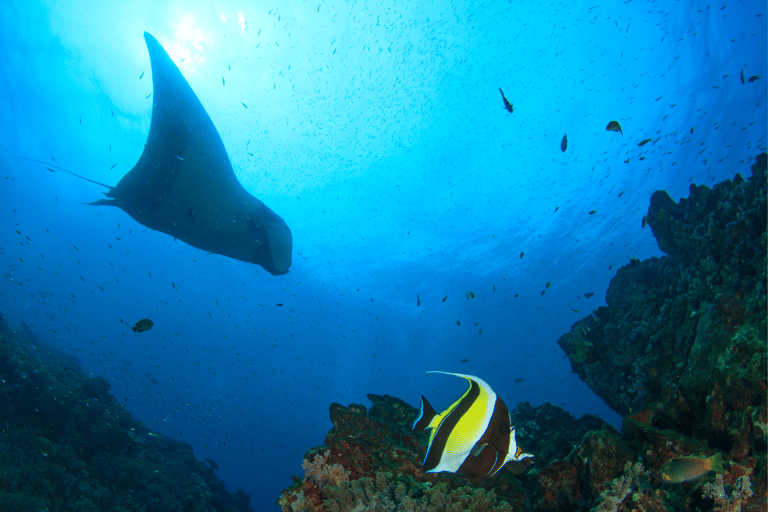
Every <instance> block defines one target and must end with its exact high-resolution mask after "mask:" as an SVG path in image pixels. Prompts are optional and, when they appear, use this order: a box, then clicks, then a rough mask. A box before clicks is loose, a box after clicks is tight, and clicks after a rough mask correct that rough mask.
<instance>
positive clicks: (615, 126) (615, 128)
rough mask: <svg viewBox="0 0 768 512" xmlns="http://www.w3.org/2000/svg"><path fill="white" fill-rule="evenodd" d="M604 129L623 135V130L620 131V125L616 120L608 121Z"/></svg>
mask: <svg viewBox="0 0 768 512" xmlns="http://www.w3.org/2000/svg"><path fill="white" fill-rule="evenodd" d="M605 129H606V130H607V131H609V132H619V133H620V134H622V135H624V132H623V131H621V125H620V124H619V122H618V121H611V122H610V123H608V126H606V127H605Z"/></svg>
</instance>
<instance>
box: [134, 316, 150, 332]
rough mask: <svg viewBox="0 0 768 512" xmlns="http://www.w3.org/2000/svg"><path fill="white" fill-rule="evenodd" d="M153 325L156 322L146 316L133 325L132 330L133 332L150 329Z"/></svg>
mask: <svg viewBox="0 0 768 512" xmlns="http://www.w3.org/2000/svg"><path fill="white" fill-rule="evenodd" d="M153 325H155V322H153V321H152V320H150V319H149V318H144V319H143V320H139V321H138V322H136V325H135V326H134V327H131V330H132V331H133V332H144V331H148V330H150V329H151V328H152V326H153Z"/></svg>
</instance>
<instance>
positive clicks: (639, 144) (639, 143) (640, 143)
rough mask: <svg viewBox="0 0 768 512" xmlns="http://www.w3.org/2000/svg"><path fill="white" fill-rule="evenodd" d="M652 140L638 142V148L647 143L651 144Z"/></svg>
mask: <svg viewBox="0 0 768 512" xmlns="http://www.w3.org/2000/svg"><path fill="white" fill-rule="evenodd" d="M651 140H652V139H643V140H641V141H640V142H638V143H637V145H638V146H645V145H646V144H648V143H649V142H651Z"/></svg>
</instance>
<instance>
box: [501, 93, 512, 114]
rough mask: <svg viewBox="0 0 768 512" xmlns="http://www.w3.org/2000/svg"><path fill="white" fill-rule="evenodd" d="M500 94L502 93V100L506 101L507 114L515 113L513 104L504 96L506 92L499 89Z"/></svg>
mask: <svg viewBox="0 0 768 512" xmlns="http://www.w3.org/2000/svg"><path fill="white" fill-rule="evenodd" d="M499 92H500V93H501V99H502V100H504V108H505V109H507V112H509V113H510V114H511V113H512V112H513V111H514V108H513V107H512V104H511V103H510V102H509V100H508V99H507V97H506V96H504V91H502V90H501V87H499Z"/></svg>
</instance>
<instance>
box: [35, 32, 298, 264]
mask: <svg viewBox="0 0 768 512" xmlns="http://www.w3.org/2000/svg"><path fill="white" fill-rule="evenodd" d="M144 39H145V40H146V43H147V49H148V50H149V58H150V61H151V64H152V87H153V89H154V96H153V99H152V122H151V124H150V127H149V136H148V137H147V143H146V145H145V146H144V151H143V153H142V154H141V157H140V158H139V161H138V162H137V163H136V165H135V166H134V167H133V169H131V170H130V171H129V172H128V173H127V174H126V175H125V176H123V177H122V179H121V180H120V181H119V182H118V184H117V186H115V187H110V186H109V185H104V184H103V183H98V182H95V181H93V180H88V181H91V182H92V183H97V184H98V185H102V186H104V187H107V188H109V190H108V191H107V192H104V195H105V196H107V198H108V199H100V200H98V201H94V202H92V203H88V204H92V205H108V206H117V207H118V208H120V209H122V210H123V211H125V212H126V213H127V214H128V215H130V216H131V217H133V219H134V220H136V221H137V222H139V223H140V224H142V225H144V226H146V227H148V228H150V229H154V230H155V231H161V232H163V233H166V234H168V235H171V236H173V237H174V238H176V239H178V240H181V241H183V242H186V243H187V244H189V245H191V246H192V247H197V248H198V249H202V250H204V251H208V252H212V253H216V254H222V255H224V256H229V257H230V258H234V259H237V260H241V261H246V262H249V263H255V264H257V265H260V266H262V267H263V268H264V269H265V270H267V271H268V272H269V273H271V274H273V275H281V274H286V273H287V272H288V269H289V268H290V266H291V251H292V245H293V242H292V237H291V230H290V229H288V225H287V224H286V223H285V221H283V219H282V218H280V216H279V215H277V214H276V213H275V212H273V211H272V210H270V209H269V208H268V207H267V205H265V204H264V203H262V202H261V201H259V200H258V199H256V198H255V197H254V196H252V195H251V194H249V193H248V192H247V191H246V190H245V189H244V188H243V186H242V185H240V182H239V181H238V180H237V178H236V177H235V173H234V171H233V170H232V164H231V163H230V161H229V157H228V156H227V152H226V150H225V149H224V143H223V142H222V141H221V137H220V136H219V133H218V132H217V131H216V127H215V126H214V125H213V122H212V121H211V118H210V117H208V113H207V112H206V111H205V109H204V108H203V105H202V104H201V103H200V100H199V99H197V96H196V95H195V93H194V92H193V91H192V88H191V87H190V86H189V84H188V83H187V81H186V80H185V79H184V76H182V74H181V71H179V68H178V67H176V65H175V64H174V63H173V61H172V60H171V58H170V57H169V56H168V53H167V52H166V51H165V50H164V49H163V47H162V46H161V45H160V43H159V42H158V41H157V39H155V38H154V37H153V36H152V35H150V34H149V33H147V32H145V33H144ZM47 165H50V164H47ZM57 168H59V169H62V168H60V167H57ZM62 170H64V171H66V169H62ZM66 172H69V173H70V174H74V173H72V172H71V171H66ZM75 176H78V177H79V178H83V177H82V176H79V175H77V174H75ZM83 179H87V178H83Z"/></svg>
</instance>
